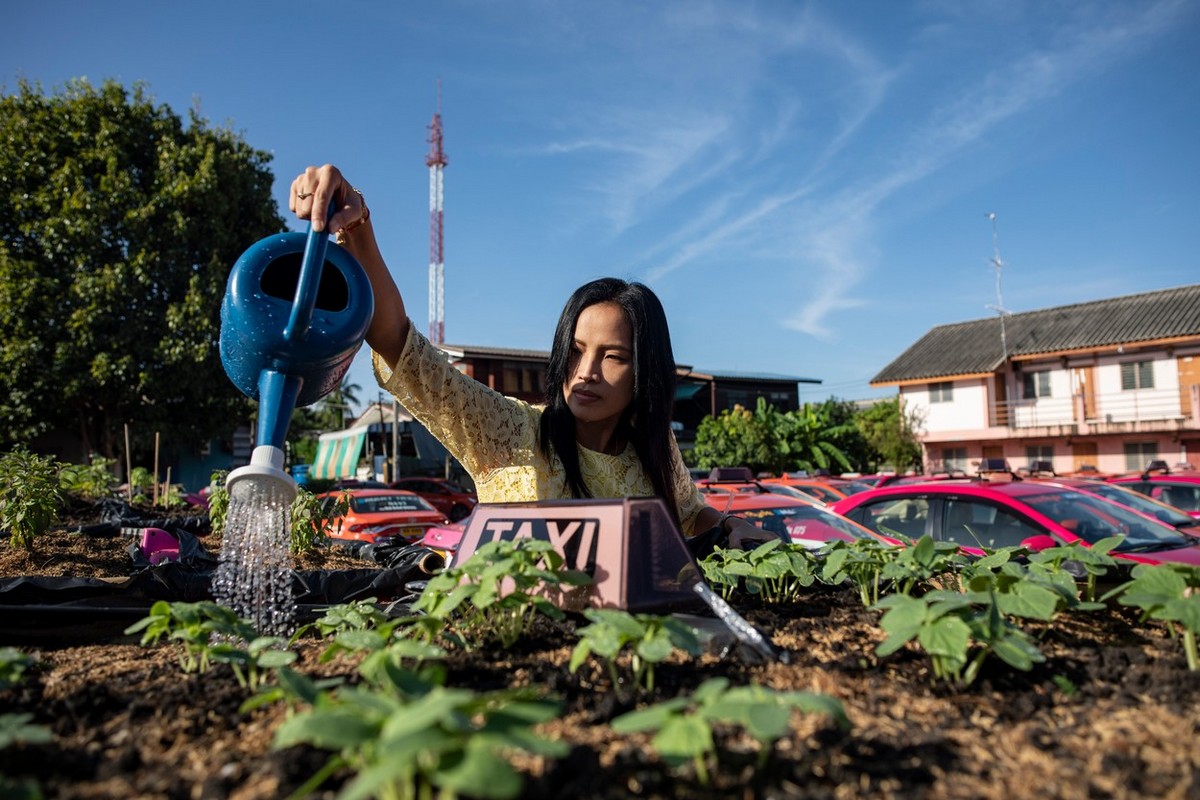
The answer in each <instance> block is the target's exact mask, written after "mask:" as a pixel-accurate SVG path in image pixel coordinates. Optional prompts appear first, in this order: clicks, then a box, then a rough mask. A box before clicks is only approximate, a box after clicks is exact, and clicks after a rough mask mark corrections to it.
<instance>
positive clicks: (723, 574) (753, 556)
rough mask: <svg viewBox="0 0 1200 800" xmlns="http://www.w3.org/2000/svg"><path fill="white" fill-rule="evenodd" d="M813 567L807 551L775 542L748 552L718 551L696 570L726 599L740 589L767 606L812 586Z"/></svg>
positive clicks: (793, 599) (790, 598)
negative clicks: (762, 601)
mask: <svg viewBox="0 0 1200 800" xmlns="http://www.w3.org/2000/svg"><path fill="white" fill-rule="evenodd" d="M817 564H818V561H817V559H816V557H815V556H814V555H813V554H812V552H811V551H810V550H808V548H806V547H803V546H802V545H797V544H789V543H785V542H782V541H779V540H775V541H770V542H766V543H764V544H761V545H759V546H758V547H756V548H755V549H753V550H750V551H746V550H739V549H722V548H718V549H717V550H714V551H713V552H712V553H711V554H710V555H708V556H707V557H706V558H705V559H704V560H703V561H701V562H700V568H701V569H702V570H703V571H704V578H705V580H707V581H708V582H709V584H710V585H714V586H717V587H719V589H720V592H721V595H722V597H724V598H725V599H726V600H728V599H729V598H730V597H731V596H732V595H733V592H734V591H735V590H736V589H737V588H738V587H739V586H741V587H743V588H744V590H745V591H746V592H747V593H748V594H751V595H757V596H759V597H761V598H762V599H763V600H764V601H765V602H767V603H787V602H794V601H795V600H796V598H797V597H798V596H799V594H800V590H801V589H802V588H805V587H808V586H812V585H813V583H814V582H815V581H816V570H817Z"/></svg>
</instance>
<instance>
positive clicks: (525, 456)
mask: <svg viewBox="0 0 1200 800" xmlns="http://www.w3.org/2000/svg"><path fill="white" fill-rule="evenodd" d="M373 362H374V366H375V377H376V379H377V380H378V381H379V385H380V386H382V387H383V388H384V389H386V390H387V391H388V392H390V393H391V394H392V395H393V396H394V397H395V398H396V399H397V400H398V401H399V402H400V404H401V405H403V406H404V408H405V409H407V410H408V412H409V413H410V414H412V415H413V417H415V418H416V419H417V420H419V421H420V422H421V424H422V425H424V426H425V427H426V428H428V429H429V432H430V433H432V434H433V435H434V436H435V437H437V439H438V441H440V442H441V443H442V444H443V445H445V447H446V449H447V450H449V451H450V453H451V454H452V455H453V456H454V457H455V458H457V459H458V461H459V463H461V464H462V465H463V468H464V469H466V471H467V472H468V473H469V474H470V476H471V478H472V480H474V481H475V489H476V492H477V493H478V495H479V501H480V502H481V503H513V502H523V501H532V500H560V499H565V498H569V497H571V490H570V489H569V488H568V487H567V484H566V479H565V476H564V472H563V468H562V463H561V462H560V461H559V459H558V456H557V455H555V456H552V458H550V459H547V458H546V456H545V455H544V454H543V453H542V450H541V448H540V447H539V446H538V424H539V421H540V420H541V416H542V408H543V407H542V406H534V405H530V404H529V403H525V402H522V401H520V400H516V399H514V398H511V397H505V396H504V395H502V394H500V393H499V392H497V391H495V390H493V389H491V388H489V387H487V386H484V385H483V384H482V383H480V382H479V381H477V380H475V379H474V378H470V377H468V376H466V375H464V374H463V373H461V372H459V371H458V370H457V369H455V368H454V367H453V366H452V365H451V364H450V362H449V361H448V360H447V358H446V355H445V354H444V353H443V352H442V351H440V350H438V349H437V348H436V347H434V346H433V344H431V343H430V341H429V340H428V339H426V338H425V337H424V336H422V335H421V333H420V332H419V331H417V328H416V326H415V325H412V324H411V323H410V324H409V334H408V340H407V341H406V342H405V343H404V351H403V352H402V353H401V355H400V360H399V361H398V362H397V363H396V369H395V370H394V371H393V370H391V369H389V368H388V365H387V364H386V363H385V362H384V361H383V359H382V358H380V357H379V355H378V354H377V353H376V354H373ZM671 450H672V453H671V457H672V463H673V466H674V470H673V471H674V476H675V477H674V486H675V502H676V504H677V505H678V507H679V516H680V518H681V522H682V528H683V532H684V534H685V535H687V536H691V535H692V534H693V532H694V531H693V527H694V525H695V521H696V516H697V515H698V514H699V513H700V511H701V509H703V508H704V507H705V503H704V498H703V497H701V496H700V492H699V490H698V489H697V488H696V484H695V483H693V482H692V479H691V476H690V475H689V474H688V471H687V468H686V467H685V466H684V464H683V458H682V456H680V454H679V448H678V447H674V446H672V448H671ZM579 466H580V469H581V470H582V472H583V480H584V483H585V484H586V485H587V487H588V488H589V489H590V490H591V492H592V495H593V496H595V497H649V496H652V495H653V494H654V487H653V485H652V484H651V483H650V479H649V477H647V475H646V472H645V470H644V469H643V468H642V464H641V461H639V460H638V457H637V453H636V451H635V450H634V448H633V445H632V444H630V445H626V447H625V450H624V452H622V453H621V454H620V455H617V456H609V455H605V454H603V453H597V452H596V451H594V450H589V449H587V448H585V447H580V448H579Z"/></svg>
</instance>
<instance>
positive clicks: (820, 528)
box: [700, 487, 893, 550]
mask: <svg viewBox="0 0 1200 800" xmlns="http://www.w3.org/2000/svg"><path fill="white" fill-rule="evenodd" d="M700 493H701V494H702V495H703V496H704V501H705V502H706V503H708V504H709V505H710V506H712V507H713V508H715V509H716V510H717V511H720V512H721V513H722V514H736V515H737V516H739V517H742V518H743V519H745V520H747V521H749V522H751V523H753V524H754V525H756V526H758V527H759V528H762V529H763V530H766V531H771V532H772V533H776V534H779V535H780V537H781V538H783V537H786V538H787V539H788V540H789V541H791V542H793V543H795V544H802V545H804V546H805V547H807V548H809V549H810V550H819V549H820V548H821V547H823V546H824V545H825V544H826V543H828V542H832V541H843V542H852V541H854V540H855V539H879V540H881V541H886V542H888V543H893V542H892V540H889V539H887V538H886V537H882V536H877V535H876V534H875V533H874V532H873V531H871V530H868V529H867V528H864V527H863V526H862V525H859V524H857V523H855V522H851V521H850V520H848V519H845V518H844V517H840V516H838V515H837V514H835V513H833V512H832V511H830V510H829V508H828V507H826V506H825V505H824V504H823V503H818V502H814V501H812V500H801V499H799V498H795V497H788V496H786V495H782V494H774V493H771V492H767V491H761V492H759V491H736V492H731V491H728V490H725V489H722V488H713V487H702V488H701V489H700Z"/></svg>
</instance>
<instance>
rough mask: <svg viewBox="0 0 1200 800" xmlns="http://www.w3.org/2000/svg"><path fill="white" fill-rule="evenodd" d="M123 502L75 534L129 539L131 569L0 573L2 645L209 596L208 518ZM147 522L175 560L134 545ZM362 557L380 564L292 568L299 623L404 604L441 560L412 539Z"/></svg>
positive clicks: (63, 638) (95, 633) (70, 635)
mask: <svg viewBox="0 0 1200 800" xmlns="http://www.w3.org/2000/svg"><path fill="white" fill-rule="evenodd" d="M121 505H123V504H114V506H113V511H112V514H111V519H109V520H106V521H104V522H102V523H100V524H97V525H89V526H86V527H84V528H79V529H77V530H76V531H75V533H76V534H83V535H88V536H105V537H107V536H125V537H127V538H128V539H129V540H130V544H129V547H128V550H129V553H130V559H131V560H130V570H131V574H130V575H129V576H128V577H125V578H107V579H105V578H72V577H63V578H58V577H47V576H23V577H16V578H0V644H10V643H12V644H16V643H43V644H53V643H56V644H85V643H90V642H96V641H108V640H113V639H119V638H122V637H123V636H124V630H125V628H127V627H128V626H129V625H131V624H132V623H133V622H136V621H137V620H139V619H141V618H142V617H145V616H146V614H148V613H149V611H150V607H151V606H152V605H153V604H154V603H155V602H156V601H159V600H166V601H168V602H189V603H191V602H199V601H201V600H212V599H213V596H212V579H213V574H214V572H215V571H216V566H217V559H216V557H215V556H213V555H212V554H211V553H209V552H208V551H207V550H206V549H205V548H204V545H203V544H202V543H201V541H200V540H199V539H198V538H197V537H196V536H195V535H194V533H193V531H196V532H203V531H206V530H207V525H208V519H207V517H196V518H188V519H186V520H183V521H181V520H179V519H161V520H144V519H137V518H134V517H132V516H129V515H128V514H126V513H123V512H125V511H126V509H127V507H125V508H121V507H120V506H121ZM145 528H161V529H162V530H166V531H168V532H170V533H171V534H173V535H174V536H175V538H176V539H178V540H179V559H178V560H172V561H164V562H162V563H159V564H156V565H151V564H150V562H149V560H148V558H147V557H146V554H144V553H142V551H141V547H140V545H139V541H140V534H141V532H142V530H143V529H145ZM359 555H360V556H362V557H363V558H364V559H365V560H369V561H370V562H371V563H374V564H377V565H378V566H375V567H372V566H364V567H363V568H362V569H339V570H293V571H292V596H293V599H294V600H295V603H296V619H297V622H300V623H303V622H308V621H311V620H313V619H316V618H317V617H319V616H320V615H321V614H322V613H323V612H324V610H325V609H326V608H328V607H329V606H332V605H338V604H340V603H348V602H351V601H354V600H366V599H368V598H375V599H376V600H377V601H379V602H380V603H390V604H393V605H394V606H397V605H403V604H405V603H407V602H409V601H411V599H412V590H413V589H414V588H416V587H417V586H419V585H420V582H422V581H424V580H426V579H428V578H429V576H430V575H431V573H432V571H434V570H436V569H440V568H441V567H442V566H443V565H444V562H443V561H442V558H441V556H440V554H438V553H437V552H435V551H433V550H430V549H428V548H425V547H420V546H417V545H410V546H406V547H392V548H379V549H378V550H376V549H366V548H364V549H363V550H362V551H361V552H360V553H359ZM364 563H365V562H364ZM410 584H413V586H412V587H410Z"/></svg>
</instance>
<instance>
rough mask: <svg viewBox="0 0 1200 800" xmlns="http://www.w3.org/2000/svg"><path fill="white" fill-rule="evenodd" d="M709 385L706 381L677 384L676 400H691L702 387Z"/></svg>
mask: <svg viewBox="0 0 1200 800" xmlns="http://www.w3.org/2000/svg"><path fill="white" fill-rule="evenodd" d="M707 386H708V384H706V383H680V384H677V385H676V386H675V399H676V400H691V399H692V398H693V397H695V396H696V395H697V394H698V393H699V392H700V390H701V389H704V388H706V387H707Z"/></svg>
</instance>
